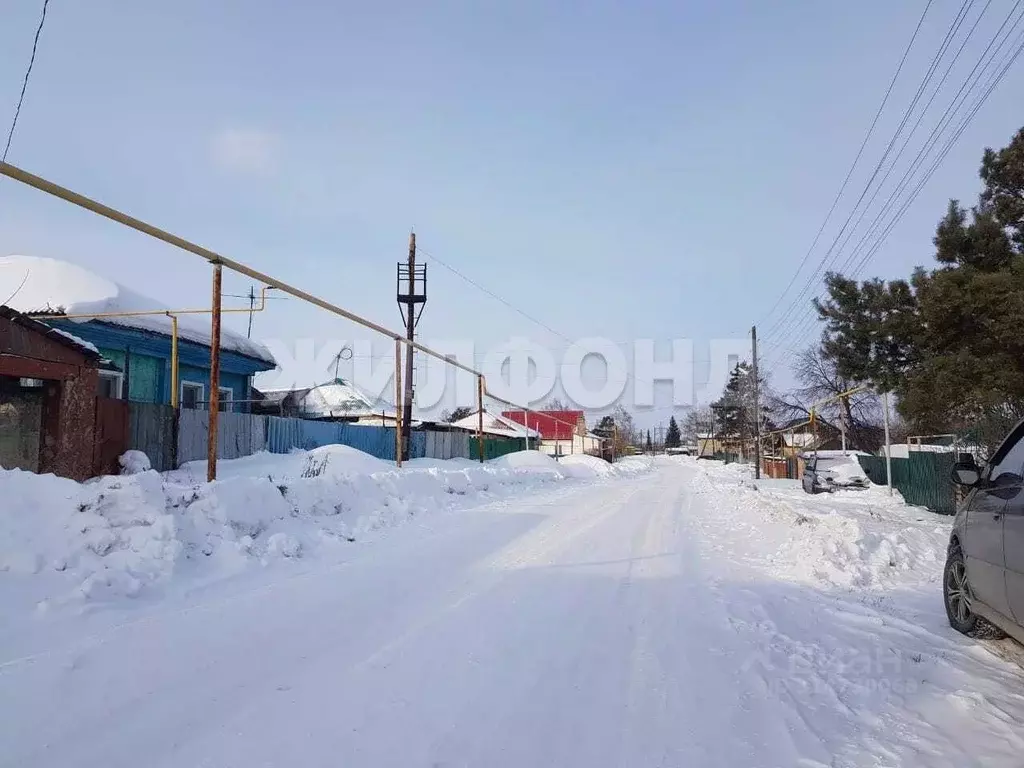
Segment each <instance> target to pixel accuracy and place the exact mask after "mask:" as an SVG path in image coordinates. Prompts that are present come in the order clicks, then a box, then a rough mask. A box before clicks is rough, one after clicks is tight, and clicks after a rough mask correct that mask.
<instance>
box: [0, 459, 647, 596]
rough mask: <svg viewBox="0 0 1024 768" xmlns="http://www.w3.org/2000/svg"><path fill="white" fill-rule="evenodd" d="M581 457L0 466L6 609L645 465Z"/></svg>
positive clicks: (284, 556)
mask: <svg viewBox="0 0 1024 768" xmlns="http://www.w3.org/2000/svg"><path fill="white" fill-rule="evenodd" d="M585 458H586V457H580V458H579V459H576V460H573V461H571V462H569V464H568V465H566V466H561V465H559V463H558V462H556V461H555V460H554V459H552V458H551V457H550V456H546V455H544V454H541V453H538V452H536V451H529V452H522V453H514V454H509V455H508V456H504V457H502V458H500V459H496V460H494V461H490V462H487V463H484V464H480V463H479V462H470V461H466V460H462V459H457V460H453V461H438V460H428V459H420V460H416V461H413V462H409V464H408V465H407V466H406V467H403V468H402V469H401V470H398V469H396V468H395V467H394V466H393V465H391V464H389V463H386V462H383V461H381V460H380V459H376V458H374V457H373V456H369V455H367V454H365V453H362V452H361V451H358V450H356V449H354V448H350V447H348V446H340V445H332V446H325V447H322V448H317V449H315V450H313V451H296V452H293V453H291V454H287V455H275V454H268V453H262V454H256V455H254V456H248V457H246V458H242V459H236V460H232V461H222V462H220V463H219V464H218V476H219V479H218V480H217V481H216V482H214V483H206V482H205V477H206V465H205V462H190V463H188V464H186V465H184V466H183V467H182V468H180V469H178V470H174V471H172V472H167V473H164V474H162V475H161V474H159V473H157V472H155V471H153V470H152V469H150V468H149V464H148V460H147V459H146V457H145V455H144V454H140V453H138V452H134V451H133V452H129V453H127V454H125V456H123V457H122V459H121V464H122V467H123V470H124V472H125V474H123V475H120V476H110V477H103V478H99V479H97V480H94V481H90V482H88V483H84V484H78V483H75V482H72V481H70V480H65V479H62V478H58V477H54V476H52V475H43V476H40V475H35V474H32V473H28V472H22V471H20V470H0V498H4V499H5V505H4V515H3V516H2V517H0V605H3V606H10V605H12V604H14V603H19V604H21V605H22V607H23V608H26V609H27V608H30V607H31V606H32V605H33V604H38V603H40V602H42V603H43V604H44V605H48V604H53V603H64V602H68V601H74V600H77V599H83V598H84V599H89V598H109V597H114V596H118V595H127V596H134V595H138V594H139V593H140V592H142V591H143V590H146V589H149V590H150V591H154V590H157V591H158V590H159V588H161V587H163V586H166V585H168V584H170V583H171V582H172V581H177V580H178V579H181V578H185V579H188V578H200V579H202V580H203V581H209V580H211V579H217V578H221V577H224V576H228V575H231V574H233V573H236V572H238V571H239V570H241V569H244V568H247V567H250V566H252V565H253V564H264V565H266V564H269V563H271V562H274V561H280V560H296V559H303V558H331V557H332V556H337V555H339V554H340V553H342V552H344V551H345V550H344V548H345V547H347V546H349V545H350V543H351V542H353V541H356V540H361V539H363V538H365V537H367V536H369V535H371V534H373V533H374V532H376V531H379V530H381V529H386V528H389V527H392V526H395V525H399V524H402V523H403V522H405V521H408V520H410V519H411V518H415V517H418V516H421V515H425V514H432V513H438V512H443V511H447V510H451V509H454V508H457V507H460V506H472V504H474V503H479V502H481V501H484V500H487V499H492V498H500V497H502V496H504V495H510V494H512V493H518V492H521V491H522V490H528V489H531V488H536V487H539V486H542V485H545V484H548V483H552V482H559V481H565V480H569V479H572V480H577V481H580V480H591V481H594V480H597V479H599V478H609V477H615V476H619V475H628V474H633V473H636V472H639V471H644V470H645V469H649V466H650V465H649V464H643V463H636V462H632V463H628V464H626V463H624V464H625V466H623V467H622V468H621V469H620V465H616V466H615V467H612V466H611V465H604V467H607V469H604V467H602V468H601V471H600V472H598V470H597V468H596V467H597V465H595V464H593V462H592V461H587V460H585ZM594 461H598V463H599V464H603V462H599V460H594Z"/></svg>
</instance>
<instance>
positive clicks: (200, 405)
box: [178, 379, 206, 411]
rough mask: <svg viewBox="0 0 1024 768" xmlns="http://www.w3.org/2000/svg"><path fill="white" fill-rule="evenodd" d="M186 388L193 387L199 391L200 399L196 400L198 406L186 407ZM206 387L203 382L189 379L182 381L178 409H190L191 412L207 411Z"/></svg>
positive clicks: (179, 385) (179, 387)
mask: <svg viewBox="0 0 1024 768" xmlns="http://www.w3.org/2000/svg"><path fill="white" fill-rule="evenodd" d="M185 387H193V388H196V389H198V390H199V397H197V398H196V405H195V406H194V407H192V406H187V405H185ZM205 397H206V385H205V384H203V383H202V382H201V381H190V380H188V379H182V380H181V381H180V382H178V407H179V408H188V409H189V410H190V411H193V410H194V411H205V410H206V401H205Z"/></svg>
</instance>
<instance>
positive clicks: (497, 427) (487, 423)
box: [450, 409, 540, 444]
mask: <svg viewBox="0 0 1024 768" xmlns="http://www.w3.org/2000/svg"><path fill="white" fill-rule="evenodd" d="M479 414H480V411H474V412H473V413H471V414H470V415H469V416H466V417H465V418H464V419H459V420H458V421H453V422H452V423H451V425H450V426H451V428H452V429H456V430H460V431H463V432H472V433H474V434H475V433H476V431H477V427H478V425H479V424H480V416H479ZM483 433H484V434H485V435H487V436H488V437H507V438H510V439H513V440H525V439H526V438H529V439H530V442H531V444H532V443H534V442H535V441H536V440H537V438H539V437H540V433H539V432H538V431H537V430H536V429H528V428H526V427H524V426H523V425H522V424H520V423H519V422H517V421H514V420H512V419H510V418H508V417H507V416H505V415H503V414H500V413H491V412H490V411H488V410H486V409H485V410H484V418H483Z"/></svg>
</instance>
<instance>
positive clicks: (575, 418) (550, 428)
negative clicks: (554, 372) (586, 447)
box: [501, 411, 587, 440]
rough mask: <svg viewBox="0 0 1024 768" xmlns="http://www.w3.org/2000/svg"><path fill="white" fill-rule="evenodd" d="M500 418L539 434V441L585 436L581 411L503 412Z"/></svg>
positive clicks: (583, 418) (585, 423)
mask: <svg viewBox="0 0 1024 768" xmlns="http://www.w3.org/2000/svg"><path fill="white" fill-rule="evenodd" d="M501 415H502V416H504V417H505V418H507V419H511V420H512V421H514V422H516V423H517V424H525V425H526V426H527V427H529V428H530V429H536V430H537V431H538V432H540V438H541V440H572V439H573V437H574V436H576V435H580V436H582V435H586V434H587V420H586V418H585V417H584V416H583V411H540V412H537V411H503V412H502V414H501Z"/></svg>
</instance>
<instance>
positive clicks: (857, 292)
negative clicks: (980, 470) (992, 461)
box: [816, 129, 1024, 448]
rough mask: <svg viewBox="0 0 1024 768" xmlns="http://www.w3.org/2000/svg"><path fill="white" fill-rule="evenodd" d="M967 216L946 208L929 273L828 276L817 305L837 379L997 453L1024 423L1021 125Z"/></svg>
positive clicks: (954, 206) (990, 158) (990, 154)
mask: <svg viewBox="0 0 1024 768" xmlns="http://www.w3.org/2000/svg"><path fill="white" fill-rule="evenodd" d="M980 175H981V179H982V181H983V182H984V189H983V190H982V192H981V194H980V195H979V197H978V203H977V205H976V206H974V207H973V208H971V209H970V210H966V209H965V208H963V207H962V206H961V205H960V203H959V202H958V201H956V200H952V201H950V203H949V205H948V207H947V209H946V213H945V215H944V216H943V218H942V219H941V221H940V222H939V224H938V226H937V228H936V232H935V237H934V239H933V242H934V245H935V260H936V262H938V266H937V267H936V268H935V269H933V270H931V271H928V270H925V269H923V268H918V269H917V270H916V271H915V272H914V274H913V275H912V277H911V279H910V280H909V281H906V280H893V281H890V282H888V283H884V282H883V281H881V280H877V279H875V280H868V281H865V282H863V283H857V282H856V281H854V280H852V279H849V278H846V277H843V276H842V275H836V274H830V275H829V276H828V277H827V279H826V288H827V290H828V297H827V299H826V300H824V301H821V302H816V306H817V309H818V313H819V316H820V317H821V319H822V320H824V321H825V331H824V334H823V340H822V353H823V354H824V355H825V356H826V357H827V358H828V359H829V360H831V361H833V362H834V363H835V365H836V368H837V371H838V372H839V374H840V375H842V376H844V377H846V378H849V379H852V380H854V381H857V382H862V383H868V384H871V385H873V386H877V387H879V388H880V389H885V390H889V391H892V392H894V393H895V394H896V398H897V402H898V407H899V410H900V413H901V415H902V416H903V417H904V418H905V419H906V420H907V422H908V425H909V427H910V429H912V430H915V431H917V432H918V433H919V434H920V433H922V432H924V433H936V432H948V431H954V432H958V433H963V434H972V433H973V437H974V439H975V440H977V441H978V442H979V443H980V444H982V445H983V446H986V447H988V448H992V447H993V446H994V444H995V443H997V442H998V441H999V440H1000V438H1001V437H1002V436H1003V435H1004V434H1005V433H1006V431H1007V430H1008V429H1009V428H1010V427H1011V426H1012V425H1013V423H1015V422H1016V421H1017V420H1018V419H1019V418H1020V417H1021V416H1024V334H1022V333H1020V329H1021V328H1022V327H1024V129H1022V130H1020V131H1018V132H1017V134H1016V135H1015V136H1014V137H1013V139H1012V141H1011V142H1010V144H1009V145H1008V146H1007V147H1005V148H1003V149H1000V150H998V151H996V150H992V149H986V150H985V153H984V156H983V158H982V164H981V174H980Z"/></svg>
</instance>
